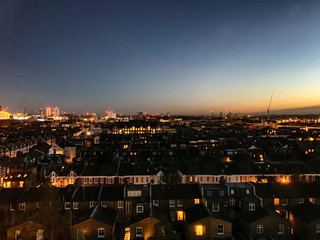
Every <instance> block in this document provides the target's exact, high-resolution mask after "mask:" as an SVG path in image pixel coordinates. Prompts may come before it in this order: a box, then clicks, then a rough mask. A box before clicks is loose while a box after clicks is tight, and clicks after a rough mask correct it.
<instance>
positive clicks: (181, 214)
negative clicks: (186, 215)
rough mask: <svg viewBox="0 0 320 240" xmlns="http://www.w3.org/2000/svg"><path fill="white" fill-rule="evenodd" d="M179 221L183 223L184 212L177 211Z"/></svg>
mask: <svg viewBox="0 0 320 240" xmlns="http://www.w3.org/2000/svg"><path fill="white" fill-rule="evenodd" d="M177 219H178V221H183V211H177Z"/></svg>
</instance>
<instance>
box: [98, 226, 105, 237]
mask: <svg viewBox="0 0 320 240" xmlns="http://www.w3.org/2000/svg"><path fill="white" fill-rule="evenodd" d="M104 237H105V228H98V238H104Z"/></svg>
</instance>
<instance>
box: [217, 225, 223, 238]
mask: <svg viewBox="0 0 320 240" xmlns="http://www.w3.org/2000/svg"><path fill="white" fill-rule="evenodd" d="M217 233H218V235H223V234H224V227H223V224H218V225H217Z"/></svg>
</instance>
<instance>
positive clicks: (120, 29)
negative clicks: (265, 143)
mask: <svg viewBox="0 0 320 240" xmlns="http://www.w3.org/2000/svg"><path fill="white" fill-rule="evenodd" d="M319 15H320V3H318V2H317V1H308V2H306V3H304V4H301V2H300V1H278V2H271V1H241V2H239V1H200V2H199V1H181V2H180V1H177V2H171V1H152V2H146V1H135V2H130V1H123V2H118V1H115V2H112V1H107V2H99V1H90V3H89V2H85V1H68V2H66V1H55V2H43V1H32V4H30V2H23V1H8V2H4V3H3V4H2V5H1V6H0V27H1V30H2V33H3V34H2V36H1V37H0V52H1V57H0V84H1V90H2V91H1V94H0V105H2V106H3V107H8V108H9V110H10V111H11V112H15V110H19V109H23V108H26V109H27V110H28V111H30V112H35V110H37V109H38V108H39V107H41V106H60V107H61V108H63V106H66V105H67V106H68V109H70V111H72V112H76V113H84V112H88V111H90V112H97V113H98V114H99V113H100V114H101V113H103V112H105V110H106V109H107V107H108V106H111V107H112V109H114V110H115V111H116V112H119V113H124V114H130V113H131V114H132V113H136V112H139V111H145V112H152V113H155V112H159V113H161V112H162V113H166V112H171V113H174V114H209V113H210V111H214V112H215V113H218V112H221V111H231V112H236V111H238V112H242V113H248V112H262V111H265V110H266V109H267V107H268V103H269V99H270V95H271V94H273V95H274V99H273V102H272V106H271V112H272V110H278V109H288V108H301V107H310V106H319V105H320V95H319V94H318V89H319V88H318V87H317V86H319V80H318V77H319V75H320V70H319V69H318V66H319V63H320V47H319V44H318V43H319V40H320V30H319V29H320V19H319V17H318V16H319Z"/></svg>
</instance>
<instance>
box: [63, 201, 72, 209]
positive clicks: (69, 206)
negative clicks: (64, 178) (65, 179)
mask: <svg viewBox="0 0 320 240" xmlns="http://www.w3.org/2000/svg"><path fill="white" fill-rule="evenodd" d="M64 209H65V210H69V209H71V202H65V203H64Z"/></svg>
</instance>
